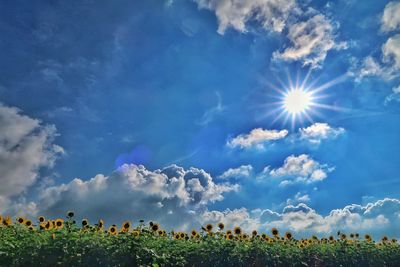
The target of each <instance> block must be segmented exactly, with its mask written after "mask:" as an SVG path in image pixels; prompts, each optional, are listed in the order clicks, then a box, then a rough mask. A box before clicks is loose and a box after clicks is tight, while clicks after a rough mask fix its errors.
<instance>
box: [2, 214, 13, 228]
mask: <svg viewBox="0 0 400 267" xmlns="http://www.w3.org/2000/svg"><path fill="white" fill-rule="evenodd" d="M3 225H4V226H10V225H12V220H11V217H10V216H7V217H5V218H3Z"/></svg>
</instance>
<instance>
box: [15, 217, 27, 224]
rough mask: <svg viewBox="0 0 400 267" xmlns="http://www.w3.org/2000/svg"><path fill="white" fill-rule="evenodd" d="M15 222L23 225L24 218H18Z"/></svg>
mask: <svg viewBox="0 0 400 267" xmlns="http://www.w3.org/2000/svg"><path fill="white" fill-rule="evenodd" d="M17 222H18V223H19V224H24V223H25V218H23V217H18V218H17Z"/></svg>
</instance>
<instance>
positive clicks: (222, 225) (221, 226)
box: [218, 222, 225, 230]
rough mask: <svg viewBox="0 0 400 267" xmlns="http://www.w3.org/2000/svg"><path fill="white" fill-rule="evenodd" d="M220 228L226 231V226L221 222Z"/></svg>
mask: <svg viewBox="0 0 400 267" xmlns="http://www.w3.org/2000/svg"><path fill="white" fill-rule="evenodd" d="M218 228H219V229H220V230H224V228H225V225H224V224H223V223H222V222H220V223H218Z"/></svg>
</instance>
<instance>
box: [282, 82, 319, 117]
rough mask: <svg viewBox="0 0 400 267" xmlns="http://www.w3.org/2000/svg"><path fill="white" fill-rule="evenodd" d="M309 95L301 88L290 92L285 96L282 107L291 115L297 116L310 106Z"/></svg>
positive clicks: (310, 99)
mask: <svg viewBox="0 0 400 267" xmlns="http://www.w3.org/2000/svg"><path fill="white" fill-rule="evenodd" d="M311 101H312V97H311V94H310V93H308V92H306V91H305V90H303V89H302V88H296V89H293V90H290V91H289V92H288V93H287V94H285V98H284V107H285V109H286V111H287V112H289V113H291V114H298V113H301V112H304V111H306V110H307V109H308V108H309V107H310V105H311Z"/></svg>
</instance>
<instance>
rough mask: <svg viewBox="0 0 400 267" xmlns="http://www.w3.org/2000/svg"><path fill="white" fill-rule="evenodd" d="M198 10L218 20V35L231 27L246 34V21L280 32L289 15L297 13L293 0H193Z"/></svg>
mask: <svg viewBox="0 0 400 267" xmlns="http://www.w3.org/2000/svg"><path fill="white" fill-rule="evenodd" d="M194 1H195V2H196V3H197V4H198V6H199V8H204V9H208V10H212V11H214V12H215V15H216V16H217V19H218V24H219V25H218V33H219V34H224V33H225V31H226V29H227V28H230V27H232V28H233V29H235V30H237V31H239V32H246V23H247V22H248V21H257V22H258V23H260V25H261V26H262V27H263V28H264V29H266V30H268V31H273V32H282V30H283V29H284V28H285V25H286V23H287V19H288V17H289V15H290V13H295V12H297V9H298V7H297V3H296V1H295V0H194Z"/></svg>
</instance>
